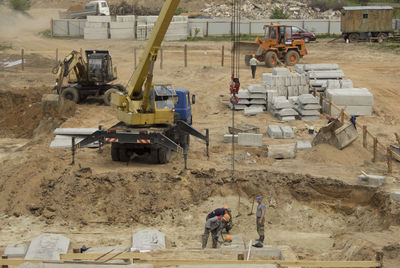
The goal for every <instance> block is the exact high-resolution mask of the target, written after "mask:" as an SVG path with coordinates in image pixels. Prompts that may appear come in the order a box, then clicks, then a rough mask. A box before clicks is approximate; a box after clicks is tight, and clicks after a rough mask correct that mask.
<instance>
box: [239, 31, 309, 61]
mask: <svg viewBox="0 0 400 268" xmlns="http://www.w3.org/2000/svg"><path fill="white" fill-rule="evenodd" d="M264 32H265V35H264V40H261V39H260V38H259V37H257V38H256V40H255V41H254V43H253V46H252V47H253V49H254V45H257V50H256V51H255V52H254V50H253V52H252V54H253V53H254V54H255V55H256V58H257V60H259V61H261V62H265V65H266V66H267V67H271V68H272V67H275V66H277V65H278V63H279V62H283V63H285V64H286V65H288V66H292V65H294V64H296V63H298V62H299V60H300V58H302V57H303V56H304V55H307V50H306V44H305V42H304V40H293V38H292V26H286V25H265V26H264ZM241 46H242V44H241ZM251 57H252V56H251V54H250V55H246V56H245V61H246V65H249V61H250V59H251Z"/></svg>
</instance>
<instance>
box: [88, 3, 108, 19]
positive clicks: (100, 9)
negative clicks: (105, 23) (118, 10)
mask: <svg viewBox="0 0 400 268" xmlns="http://www.w3.org/2000/svg"><path fill="white" fill-rule="evenodd" d="M85 10H86V11H95V12H96V13H94V14H96V15H100V16H110V8H109V7H108V4H107V1H90V2H89V3H87V4H85Z"/></svg>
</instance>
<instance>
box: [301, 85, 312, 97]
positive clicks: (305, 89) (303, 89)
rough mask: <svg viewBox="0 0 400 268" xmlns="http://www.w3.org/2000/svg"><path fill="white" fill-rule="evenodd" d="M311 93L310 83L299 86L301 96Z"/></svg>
mask: <svg viewBox="0 0 400 268" xmlns="http://www.w3.org/2000/svg"><path fill="white" fill-rule="evenodd" d="M309 93H310V87H309V86H308V85H303V86H299V96H300V95H303V94H309Z"/></svg>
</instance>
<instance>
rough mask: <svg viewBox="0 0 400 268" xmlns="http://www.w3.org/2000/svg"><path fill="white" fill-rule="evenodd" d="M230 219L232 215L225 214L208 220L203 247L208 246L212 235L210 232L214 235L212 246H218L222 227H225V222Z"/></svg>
mask: <svg viewBox="0 0 400 268" xmlns="http://www.w3.org/2000/svg"><path fill="white" fill-rule="evenodd" d="M229 220H230V217H229V215H228V214H225V215H224V216H223V217H221V216H215V217H212V218H209V219H208V220H207V222H206V225H205V228H204V233H203V236H202V241H201V248H202V249H204V248H206V246H207V241H208V236H209V235H210V233H211V235H212V241H213V244H212V247H213V248H217V244H218V238H219V235H220V234H221V232H222V229H223V228H224V227H225V224H226V223H227V222H229Z"/></svg>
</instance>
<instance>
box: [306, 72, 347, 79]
mask: <svg viewBox="0 0 400 268" xmlns="http://www.w3.org/2000/svg"><path fill="white" fill-rule="evenodd" d="M307 76H308V78H309V79H310V80H311V79H314V78H315V79H341V78H343V77H344V73H343V71H342V70H335V71H310V72H309V73H307Z"/></svg>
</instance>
